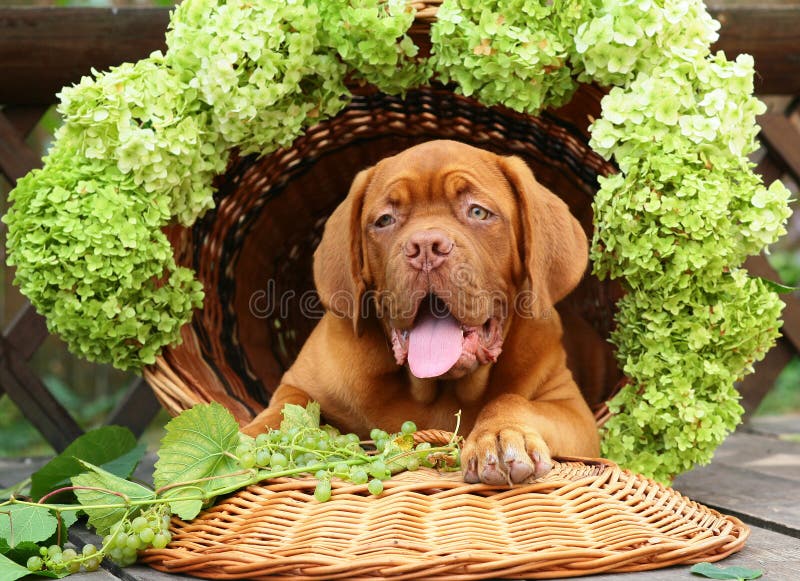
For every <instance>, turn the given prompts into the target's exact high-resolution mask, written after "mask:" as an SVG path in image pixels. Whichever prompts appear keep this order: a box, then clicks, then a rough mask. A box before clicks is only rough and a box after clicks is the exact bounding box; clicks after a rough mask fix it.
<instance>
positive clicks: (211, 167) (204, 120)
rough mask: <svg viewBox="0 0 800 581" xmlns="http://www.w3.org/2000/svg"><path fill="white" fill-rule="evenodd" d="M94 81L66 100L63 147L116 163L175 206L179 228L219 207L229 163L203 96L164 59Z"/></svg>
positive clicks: (64, 95) (70, 91) (65, 94)
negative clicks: (219, 188) (217, 179)
mask: <svg viewBox="0 0 800 581" xmlns="http://www.w3.org/2000/svg"><path fill="white" fill-rule="evenodd" d="M93 75H94V76H93V77H84V78H83V79H81V81H80V83H78V84H77V85H75V86H73V87H69V88H65V89H64V90H62V91H61V93H60V94H59V97H60V99H61V102H60V104H59V106H58V111H59V112H60V113H61V115H62V116H63V118H64V125H62V126H61V128H60V129H59V130H58V132H57V133H56V136H55V137H56V141H57V142H58V144H59V147H60V149H61V150H64V151H66V150H71V151H72V152H74V154H76V155H79V156H83V157H86V158H87V159H91V160H100V161H102V160H107V161H112V162H114V163H115V165H116V167H117V169H118V170H119V171H121V172H123V173H124V174H129V175H130V176H131V177H132V179H133V182H134V184H135V185H136V186H137V187H141V188H142V189H143V190H144V191H145V192H147V193H148V194H151V195H153V196H158V197H161V198H164V199H167V200H169V201H168V205H169V212H170V214H171V215H174V216H177V218H178V219H179V220H180V222H182V223H183V224H191V223H193V222H194V220H195V219H196V218H197V217H198V216H199V215H201V214H202V213H203V212H205V211H206V210H208V209H209V208H211V207H213V205H214V203H213V199H212V196H213V189H212V187H211V179H212V178H213V177H214V176H215V175H216V174H218V173H221V172H222V171H223V170H224V169H225V164H226V162H227V158H228V155H227V146H226V144H225V142H224V141H223V140H222V139H221V138H220V136H219V135H218V133H217V131H216V129H215V128H213V127H212V126H211V120H210V117H209V114H208V111H207V107H205V106H204V105H203V104H202V103H200V102H199V101H197V91H196V90H194V89H192V88H191V87H189V86H188V84H187V83H186V82H184V81H183V80H181V78H180V75H179V72H178V71H176V70H175V69H174V68H173V67H171V66H170V65H169V64H168V63H167V62H165V59H164V57H163V55H161V54H160V53H154V54H153V55H151V56H150V58H147V59H144V60H140V61H139V62H137V63H135V64H130V63H125V64H123V65H121V66H119V67H114V68H112V69H111V70H109V71H108V72H105V73H97V72H96V71H93Z"/></svg>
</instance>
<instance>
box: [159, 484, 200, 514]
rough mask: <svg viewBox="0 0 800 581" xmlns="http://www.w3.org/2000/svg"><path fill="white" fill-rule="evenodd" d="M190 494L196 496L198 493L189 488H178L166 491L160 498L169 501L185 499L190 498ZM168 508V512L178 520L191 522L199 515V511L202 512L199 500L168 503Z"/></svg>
mask: <svg viewBox="0 0 800 581" xmlns="http://www.w3.org/2000/svg"><path fill="white" fill-rule="evenodd" d="M192 493H194V495H195V496H197V494H199V493H200V491H199V490H197V489H196V488H192V487H189V486H179V487H178V488H170V489H169V490H167V491H166V492H165V493H164V494H163V495H162V498H166V499H170V498H176V497H181V496H184V497H185V496H191V495H192ZM169 508H170V511H172V514H175V515H178V518H181V519H183V520H192V519H193V518H194V517H196V516H197V515H198V514H200V511H201V510H203V501H202V500H200V499H196V500H175V501H170V503H169Z"/></svg>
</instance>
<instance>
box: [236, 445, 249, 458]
mask: <svg viewBox="0 0 800 581" xmlns="http://www.w3.org/2000/svg"><path fill="white" fill-rule="evenodd" d="M252 449H253V447H252V445H250V444H239V445H238V446H237V447H236V456H237V457H238V458H241V457H242V456H243V455H244V454H247V453H248V452H250V451H251V450H252Z"/></svg>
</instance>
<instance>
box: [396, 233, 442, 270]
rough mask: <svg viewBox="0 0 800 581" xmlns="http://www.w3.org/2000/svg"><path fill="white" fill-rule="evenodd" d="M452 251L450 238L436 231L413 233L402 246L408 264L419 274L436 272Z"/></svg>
mask: <svg viewBox="0 0 800 581" xmlns="http://www.w3.org/2000/svg"><path fill="white" fill-rule="evenodd" d="M452 250H453V241H452V240H451V239H450V237H449V236H448V235H447V234H445V233H444V232H442V231H441V230H437V229H429V230H419V231H417V232H414V233H413V234H412V235H411V236H410V237H409V239H408V240H407V241H406V243H405V245H404V246H403V253H404V254H405V256H406V259H407V260H408V263H409V264H410V265H411V267H412V268H414V269H415V270H419V271H420V272H431V271H432V270H436V269H437V268H439V267H440V266H441V265H442V264H444V263H445V262H446V261H447V258H448V257H449V256H450V252H451V251H452Z"/></svg>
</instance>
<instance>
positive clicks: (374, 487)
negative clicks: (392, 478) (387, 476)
mask: <svg viewBox="0 0 800 581" xmlns="http://www.w3.org/2000/svg"><path fill="white" fill-rule="evenodd" d="M367 490H369V493H370V494H372V495H374V496H378V495H379V494H380V493H381V492H383V482H381V481H380V480H379V479H378V478H373V479H372V480H370V481H369V484H367Z"/></svg>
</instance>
